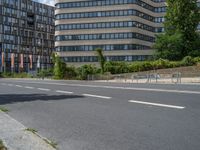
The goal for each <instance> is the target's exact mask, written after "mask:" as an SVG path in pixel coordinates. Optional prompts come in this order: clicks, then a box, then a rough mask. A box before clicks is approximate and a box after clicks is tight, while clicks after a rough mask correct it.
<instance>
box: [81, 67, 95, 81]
mask: <svg viewBox="0 0 200 150" xmlns="http://www.w3.org/2000/svg"><path fill="white" fill-rule="evenodd" d="M97 71H98V69H97V68H96V66H94V65H83V66H81V67H79V68H77V73H78V77H77V78H78V79H80V80H86V79H87V77H88V75H92V74H97Z"/></svg>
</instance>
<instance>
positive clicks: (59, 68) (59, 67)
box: [53, 55, 66, 79]
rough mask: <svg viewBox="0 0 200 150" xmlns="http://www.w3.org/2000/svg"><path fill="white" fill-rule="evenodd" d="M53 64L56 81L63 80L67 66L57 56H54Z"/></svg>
mask: <svg viewBox="0 0 200 150" xmlns="http://www.w3.org/2000/svg"><path fill="white" fill-rule="evenodd" d="M53 62H54V71H53V72H54V77H55V79H63V78H64V76H65V72H66V64H65V63H64V62H63V61H62V60H61V59H60V57H59V56H56V55H54V58H53Z"/></svg>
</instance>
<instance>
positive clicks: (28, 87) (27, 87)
mask: <svg viewBox="0 0 200 150" xmlns="http://www.w3.org/2000/svg"><path fill="white" fill-rule="evenodd" d="M24 88H26V89H34V87H31V86H25V87H24Z"/></svg>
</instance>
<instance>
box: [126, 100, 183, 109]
mask: <svg viewBox="0 0 200 150" xmlns="http://www.w3.org/2000/svg"><path fill="white" fill-rule="evenodd" d="M129 102H130V103H137V104H144V105H152V106H159V107H168V108H176V109H184V108H185V107H184V106H175V105H167V104H160V103H150V102H144V101H135V100H129Z"/></svg>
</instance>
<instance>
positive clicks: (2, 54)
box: [1, 52, 5, 66]
mask: <svg viewBox="0 0 200 150" xmlns="http://www.w3.org/2000/svg"><path fill="white" fill-rule="evenodd" d="M4 59H5V55H4V52H2V53H1V64H2V66H4V65H5V63H4V61H5V60H4Z"/></svg>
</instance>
